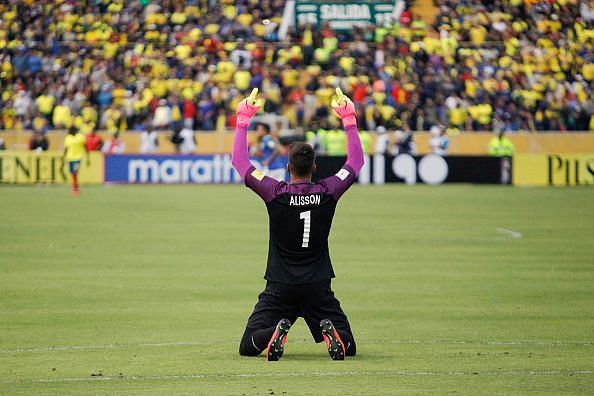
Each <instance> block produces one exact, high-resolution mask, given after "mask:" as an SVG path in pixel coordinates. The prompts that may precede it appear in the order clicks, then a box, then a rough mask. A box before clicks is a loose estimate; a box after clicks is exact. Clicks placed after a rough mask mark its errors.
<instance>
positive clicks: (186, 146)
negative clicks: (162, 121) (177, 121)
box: [179, 128, 196, 154]
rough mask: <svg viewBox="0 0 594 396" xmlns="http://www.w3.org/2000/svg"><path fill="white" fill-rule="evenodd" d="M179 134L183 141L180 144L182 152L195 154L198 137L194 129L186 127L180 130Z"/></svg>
mask: <svg viewBox="0 0 594 396" xmlns="http://www.w3.org/2000/svg"><path fill="white" fill-rule="evenodd" d="M179 136H180V137H181V138H182V139H183V141H182V142H181V143H180V145H179V152H180V153H181V154H193V153H195V152H196V138H195V137H194V131H193V130H191V129H190V128H184V129H182V130H181V131H180V133H179Z"/></svg>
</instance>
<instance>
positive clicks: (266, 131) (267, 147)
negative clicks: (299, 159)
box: [256, 123, 287, 181]
mask: <svg viewBox="0 0 594 396" xmlns="http://www.w3.org/2000/svg"><path fill="white" fill-rule="evenodd" d="M256 134H257V136H258V145H257V152H256V157H257V158H258V159H259V160H260V163H261V164H262V167H263V168H264V170H265V173H266V176H270V177H272V178H273V179H276V180H279V181H281V180H285V177H286V175H287V171H286V169H285V164H284V163H283V161H282V160H281V157H280V155H281V154H282V151H283V150H282V148H281V144H280V143H279V141H278V140H277V139H276V138H275V137H274V136H272V135H271V134H270V126H269V125H268V124H264V123H259V124H257V125H256Z"/></svg>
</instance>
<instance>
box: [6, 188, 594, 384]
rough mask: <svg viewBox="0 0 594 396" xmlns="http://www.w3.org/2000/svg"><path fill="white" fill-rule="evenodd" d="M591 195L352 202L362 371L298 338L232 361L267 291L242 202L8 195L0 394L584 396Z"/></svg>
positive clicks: (189, 191)
mask: <svg viewBox="0 0 594 396" xmlns="http://www.w3.org/2000/svg"><path fill="white" fill-rule="evenodd" d="M593 193H594V192H593V190H592V189H588V188H571V189H570V188H567V189H561V188H559V189H553V188H534V189H528V188H504V187H475V186H441V187H437V188H431V187H427V186H415V187H408V186H402V185H398V186H396V185H392V186H383V187H359V186H356V187H354V188H353V189H352V190H351V191H350V192H349V193H347V194H346V195H345V196H344V197H343V199H342V201H341V203H340V204H339V206H338V208H337V213H336V217H335V221H334V226H333V232H332V235H331V241H330V251H331V255H332V257H333V261H334V267H335V270H336V273H337V276H338V278H337V279H336V280H335V281H334V283H333V286H334V289H335V291H336V293H337V296H338V297H339V299H340V300H341V301H342V305H343V308H344V309H345V311H346V312H347V314H348V315H349V318H350V320H351V324H352V327H353V331H354V334H355V336H356V338H357V341H358V348H357V349H358V352H359V354H358V355H357V356H356V357H354V358H351V359H348V360H347V361H346V362H333V361H331V360H330V358H329V356H328V354H327V352H326V350H325V347H324V344H314V343H313V341H312V340H311V336H310V335H309V333H308V330H307V328H306V326H305V323H304V321H303V320H298V321H297V322H296V324H295V325H294V326H293V328H292V329H291V332H290V333H289V337H288V343H287V346H286V351H285V354H284V356H283V358H282V360H281V361H280V362H278V363H267V362H266V361H265V358H264V357H263V356H261V357H258V358H245V357H240V356H239V355H238V353H237V350H238V344H239V339H240V337H241V334H242V332H243V329H244V326H245V323H246V320H247V318H248V315H249V314H250V312H251V310H252V308H253V306H254V304H255V302H256V298H257V295H258V293H259V292H260V291H261V290H262V289H263V287H264V281H263V280H262V274H263V272H264V266H265V258H266V249H267V216H266V210H265V207H264V205H263V204H262V203H261V202H260V200H259V199H258V198H257V197H256V196H255V195H254V194H253V193H251V191H249V190H247V189H245V188H243V187H240V186H117V187H83V189H82V194H81V196H80V197H79V198H76V199H75V198H72V197H71V196H70V191H69V190H68V189H67V188H66V187H45V188H44V187H9V186H4V187H1V188H0V215H1V218H2V223H1V224H0V232H1V237H0V318H1V319H0V394H21V393H23V394H31V393H46V392H47V393H60V394H62V393H85V394H88V393H101V394H105V393H115V392H118V393H155V394H164V393H166V394H180V393H194V394H195V393H208V394H271V393H272V392H273V393H274V394H277V395H278V394H284V393H286V394H303V393H309V394H361V393H367V394H394V393H403V392H404V393H448V392H453V393H474V394H476V393H481V394H484V393H503V392H505V393H523V394H524V393H531V392H532V393H535V394H545V393H551V394H557V393H560V392H561V393H589V394H592V393H593V392H594V373H593V370H594V346H593V344H592V343H593V341H594V332H593V329H594V287H593V285H594V263H593V260H594V259H593V257H594V244H593V243H592V242H593V239H594V222H593V213H594V200H593V197H594V195H593ZM501 228H504V229H507V230H512V231H515V232H519V233H521V234H522V236H521V237H520V238H518V236H519V235H517V234H513V233H510V232H508V231H505V230H501ZM498 229H499V230H498ZM514 235H515V237H514Z"/></svg>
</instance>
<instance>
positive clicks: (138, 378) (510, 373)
mask: <svg viewBox="0 0 594 396" xmlns="http://www.w3.org/2000/svg"><path fill="white" fill-rule="evenodd" d="M592 374H594V371H592V370H502V371H408V370H399V371H344V372H340V371H329V372H309V373H290V372H284V373H244V374H233V373H230V374H179V375H147V376H144V375H128V376H126V375H117V376H97V377H71V378H27V379H11V380H1V381H0V383H2V384H31V383H56V382H62V383H67V382H100V381H107V382H109V381H151V380H157V381H171V380H173V381H176V380H188V379H211V378H212V379H216V378H231V379H232V378H240V379H242V378H267V377H353V376H374V377H421V376H435V377H444V376H446V377H447V376H479V375H480V376H551V375H554V376H572V375H592Z"/></svg>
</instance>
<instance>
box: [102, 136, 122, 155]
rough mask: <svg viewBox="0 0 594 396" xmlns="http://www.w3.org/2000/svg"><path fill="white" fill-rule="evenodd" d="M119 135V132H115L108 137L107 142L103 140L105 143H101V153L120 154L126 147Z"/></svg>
mask: <svg viewBox="0 0 594 396" xmlns="http://www.w3.org/2000/svg"><path fill="white" fill-rule="evenodd" d="M119 137H120V133H119V132H115V133H114V134H113V135H112V136H111V139H109V140H108V141H107V142H105V144H103V147H102V148H101V151H103V153H104V154H106V155H111V154H122V153H123V152H124V149H125V148H126V144H125V143H124V142H122V141H121V140H120V138H119Z"/></svg>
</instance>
